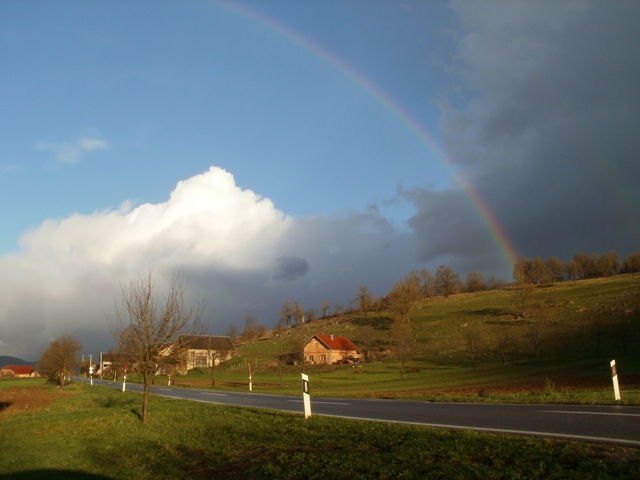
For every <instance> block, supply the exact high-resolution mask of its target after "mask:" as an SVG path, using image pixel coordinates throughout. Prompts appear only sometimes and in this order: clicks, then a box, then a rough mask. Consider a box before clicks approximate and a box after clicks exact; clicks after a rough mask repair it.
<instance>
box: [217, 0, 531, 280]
mask: <svg viewBox="0 0 640 480" xmlns="http://www.w3.org/2000/svg"><path fill="white" fill-rule="evenodd" d="M214 1H215V4H216V5H218V6H219V7H221V8H222V9H224V10H225V11H227V12H229V13H231V14H235V15H238V16H240V17H242V18H244V19H246V20H248V21H250V22H252V23H255V24H257V25H258V26H260V27H263V28H266V29H267V30H269V31H271V32H273V33H275V34H276V35H279V36H281V37H282V38H285V39H286V40H288V41H290V42H292V43H294V44H296V45H298V46H299V47H301V48H303V49H304V50H305V51H307V52H310V53H311V54H313V55H315V56H316V57H317V58H320V59H321V60H322V61H324V62H325V63H327V64H328V65H329V66H330V67H331V68H334V69H335V70H337V71H339V72H340V73H342V74H343V75H344V76H345V77H347V78H348V79H350V80H351V81H352V82H353V83H354V84H356V85H357V86H358V87H359V88H360V89H362V90H363V91H365V92H366V93H367V94H368V95H370V96H371V97H373V98H374V99H375V100H376V101H377V102H378V103H379V104H380V105H381V106H382V107H383V108H385V109H386V110H388V111H389V112H390V113H391V114H392V115H394V116H395V117H396V118H398V119H399V120H400V121H401V122H402V124H404V125H405V126H406V127H407V128H408V129H409V130H410V131H411V132H412V133H413V134H414V135H415V136H416V137H417V138H418V139H419V140H420V142H421V143H422V144H423V145H425V146H426V147H427V149H428V150H429V151H430V152H431V153H432V154H433V155H435V157H436V159H438V160H439V161H440V162H441V163H442V164H443V165H445V166H446V167H447V169H448V170H449V171H450V172H451V173H452V178H453V180H454V183H455V184H456V185H457V186H458V187H459V188H460V189H461V190H462V191H464V192H465V194H466V196H467V198H468V199H469V202H470V204H471V205H472V207H473V209H474V210H475V211H476V213H477V214H478V216H479V218H481V219H482V221H483V223H484V224H485V225H486V227H487V230H488V231H489V232H490V234H491V236H492V238H493V241H494V243H495V244H496V245H497V247H498V249H499V251H500V254H501V256H502V258H503V260H504V262H505V266H506V267H507V269H508V270H507V271H509V272H510V271H511V270H512V268H513V266H514V265H515V263H516V262H517V260H518V257H519V255H518V253H517V251H516V249H515V247H514V246H513V243H512V242H511V240H510V239H509V237H508V236H507V234H506V232H505V231H504V229H503V228H502V226H501V225H500V223H499V222H498V220H497V219H496V217H495V215H494V214H493V213H492V212H491V210H490V208H489V206H488V205H487V203H486V201H485V200H484V199H483V198H482V197H481V196H480V195H479V194H478V192H477V190H476V189H475V188H474V186H473V185H472V184H471V182H469V181H468V180H467V178H466V177H465V175H464V173H463V172H462V171H461V170H460V169H459V168H458V167H457V166H456V163H455V161H454V159H453V158H451V157H450V156H449V155H448V154H447V153H446V152H445V151H444V149H443V148H441V147H440V146H439V144H438V142H436V141H435V140H434V139H433V137H432V136H431V135H430V134H429V133H428V132H427V131H426V130H425V129H424V128H423V127H422V125H420V123H419V122H418V121H417V120H416V119H415V118H414V117H413V116H412V115H411V114H410V113H409V112H408V111H407V110H406V109H404V108H403V107H402V106H401V105H400V104H399V103H398V102H397V101H396V100H395V99H393V98H392V97H391V96H390V95H389V94H388V93H386V92H385V91H383V90H382V89H381V88H380V87H378V86H377V85H375V84H374V83H373V82H371V81H370V80H369V79H368V78H366V77H365V76H364V75H363V74H362V73H361V72H359V71H358V70H356V69H354V68H353V67H352V66H351V65H349V64H347V63H345V62H344V61H343V60H342V59H340V58H339V57H337V56H336V55H334V54H333V53H331V52H329V51H327V50H326V49H323V48H322V47H320V46H319V45H317V44H315V43H313V42H312V41H311V40H309V39H308V38H306V37H304V36H302V35H301V34H300V33H299V32H296V31H295V30H293V29H291V28H290V27H289V26H287V25H284V24H282V23H279V22H276V21H275V20H274V19H272V18H270V17H267V16H265V15H263V14H260V13H258V12H256V11H255V10H253V9H251V8H249V7H247V6H245V5H238V4H232V3H229V2H227V1H224V0H214Z"/></svg>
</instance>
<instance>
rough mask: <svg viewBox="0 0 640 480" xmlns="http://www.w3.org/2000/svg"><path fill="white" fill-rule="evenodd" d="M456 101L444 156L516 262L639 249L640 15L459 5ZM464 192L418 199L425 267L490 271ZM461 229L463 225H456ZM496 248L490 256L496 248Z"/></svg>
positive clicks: (601, 8) (634, 7)
mask: <svg viewBox="0 0 640 480" xmlns="http://www.w3.org/2000/svg"><path fill="white" fill-rule="evenodd" d="M452 7H453V9H454V10H455V12H456V13H457V14H458V15H459V17H460V19H461V22H462V25H463V28H464V31H463V32H462V33H461V35H460V37H459V39H458V44H457V48H458V51H457V57H456V62H457V63H456V67H457V69H456V71H457V72H460V75H459V77H458V80H457V87H458V92H462V95H460V96H459V97H457V98H456V99H453V98H451V99H447V100H446V101H442V102H440V104H441V105H443V110H442V112H443V116H442V120H441V125H442V133H443V136H444V138H445V141H446V144H447V148H448V151H449V152H450V153H451V155H452V157H454V158H455V160H456V162H457V163H458V165H460V167H461V168H462V171H463V173H464V175H465V176H466V177H467V178H468V179H469V181H470V182H471V183H472V184H473V186H474V189H475V192H476V193H477V196H478V198H480V199H481V201H482V202H483V203H484V204H485V205H486V206H487V207H488V209H489V211H490V212H492V213H493V215H494V216H495V217H496V219H497V220H498V222H499V224H500V225H501V226H502V228H503V229H504V231H505V232H506V234H507V236H508V237H509V238H510V239H511V241H512V242H513V244H514V245H515V246H516V248H517V250H518V252H519V253H520V254H521V255H524V256H528V257H533V256H542V257H543V258H545V257H548V256H550V255H557V256H559V257H561V258H564V259H567V258H569V257H570V256H572V255H573V254H574V253H576V252H578V251H586V252H588V253H591V252H594V251H595V252H605V251H607V250H610V249H615V250H617V251H618V252H619V253H620V254H621V255H626V254H628V253H631V252H632V251H637V249H638V245H640V226H639V220H640V189H638V188H637V186H636V184H637V179H638V178H640V162H638V154H637V152H638V151H640V136H639V135H638V133H637V132H638V131H640V108H639V106H640V89H638V88H637V79H638V78H640V50H639V49H638V48H637V45H639V44H640V30H639V29H638V28H637V22H636V21H635V19H636V18H638V15H640V4H638V3H637V2H614V3H611V2H542V3H540V2H536V3H532V2H508V3H504V2H498V3H493V4H490V3H489V4H488V3H486V2H480V3H478V2H454V3H453V4H452ZM467 195H468V192H465V191H464V190H462V189H451V190H449V191H447V192H429V191H423V192H419V191H416V192H412V196H411V200H412V201H413V202H414V203H415V205H416V209H417V212H416V214H415V216H414V217H413V218H412V219H411V222H410V223H411V226H412V228H413V231H414V232H415V234H416V237H417V240H418V241H419V242H420V252H421V255H422V256H423V257H424V258H430V257H433V256H435V255H438V254H442V253H447V254H450V255H452V256H454V257H456V258H459V259H462V258H464V257H465V256H466V257H469V258H475V261H476V263H477V262H478V261H479V260H478V259H480V258H483V257H485V258H486V262H484V267H483V271H487V270H489V269H491V268H492V267H491V265H492V264H493V265H495V263H494V262H495V258H494V256H493V255H487V253H491V251H492V250H493V251H495V250H496V247H495V244H496V242H495V241H494V240H491V237H492V235H489V237H488V236H487V232H489V230H488V228H487V226H486V225H484V224H482V222H480V223H479V222H478V221H477V219H476V220H474V218H475V217H477V213H473V212H470V211H469V208H470V207H469V204H468V202H467V200H466V198H465V197H466V196H467ZM451 217H454V218H451ZM492 244H493V245H494V246H493V248H490V247H491V246H492Z"/></svg>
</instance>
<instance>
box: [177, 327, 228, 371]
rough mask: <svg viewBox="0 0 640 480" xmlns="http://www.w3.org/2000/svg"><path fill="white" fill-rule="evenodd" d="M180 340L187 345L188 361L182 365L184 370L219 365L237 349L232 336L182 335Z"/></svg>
mask: <svg viewBox="0 0 640 480" xmlns="http://www.w3.org/2000/svg"><path fill="white" fill-rule="evenodd" d="M178 342H180V343H181V344H183V345H184V344H186V345H187V355H186V363H185V364H183V365H182V366H181V368H182V370H184V371H188V370H191V369H193V368H208V367H211V366H213V365H219V364H220V363H221V362H225V361H227V360H229V359H230V358H231V357H232V356H233V352H234V351H235V349H236V347H235V346H234V345H233V342H232V341H231V338H229V337H221V336H215V335H180V337H179V338H178Z"/></svg>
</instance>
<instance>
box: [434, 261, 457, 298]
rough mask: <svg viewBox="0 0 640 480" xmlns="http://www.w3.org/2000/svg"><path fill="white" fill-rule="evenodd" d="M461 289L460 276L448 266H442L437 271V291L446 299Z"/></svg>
mask: <svg viewBox="0 0 640 480" xmlns="http://www.w3.org/2000/svg"><path fill="white" fill-rule="evenodd" d="M459 288H460V276H459V275H458V274H457V273H456V272H455V270H454V269H453V268H451V267H449V266H448V265H440V266H439V267H438V270H436V291H437V292H438V293H439V294H440V295H443V296H445V297H448V296H449V295H452V294H454V293H456V292H457V291H458V289H459Z"/></svg>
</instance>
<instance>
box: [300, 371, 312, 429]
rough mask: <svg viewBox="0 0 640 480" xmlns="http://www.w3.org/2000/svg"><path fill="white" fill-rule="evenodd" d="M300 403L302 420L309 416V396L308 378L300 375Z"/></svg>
mask: <svg viewBox="0 0 640 480" xmlns="http://www.w3.org/2000/svg"><path fill="white" fill-rule="evenodd" d="M302 403H303V404H304V418H309V417H310V416H311V396H310V395H309V376H308V375H305V374H304V373H303V374H302Z"/></svg>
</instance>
